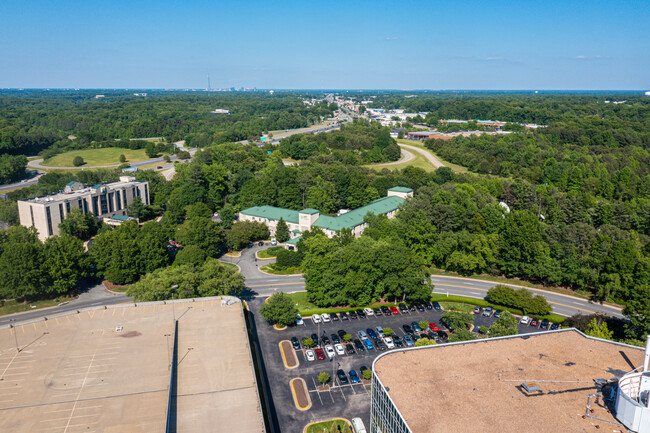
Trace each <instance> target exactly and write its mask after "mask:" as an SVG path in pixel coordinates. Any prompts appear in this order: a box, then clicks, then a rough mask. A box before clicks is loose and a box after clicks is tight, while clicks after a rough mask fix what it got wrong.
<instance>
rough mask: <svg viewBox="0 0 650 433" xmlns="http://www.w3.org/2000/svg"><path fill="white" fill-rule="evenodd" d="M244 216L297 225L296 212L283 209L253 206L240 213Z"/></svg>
mask: <svg viewBox="0 0 650 433" xmlns="http://www.w3.org/2000/svg"><path fill="white" fill-rule="evenodd" d="M241 213H243V214H244V215H250V216H254V217H258V218H267V219H270V220H279V219H280V218H282V219H284V220H285V221H286V222H288V223H293V224H298V211H297V210H291V209H284V208H281V207H275V206H268V205H264V206H253V207H249V208H248V209H244V210H243V211H241Z"/></svg>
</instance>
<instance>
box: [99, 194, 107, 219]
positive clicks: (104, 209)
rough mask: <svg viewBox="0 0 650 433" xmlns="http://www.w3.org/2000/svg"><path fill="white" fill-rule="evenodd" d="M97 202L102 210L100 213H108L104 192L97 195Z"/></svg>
mask: <svg viewBox="0 0 650 433" xmlns="http://www.w3.org/2000/svg"><path fill="white" fill-rule="evenodd" d="M99 204H100V208H101V211H102V215H104V214H107V213H108V203H107V199H106V194H104V195H100V196H99Z"/></svg>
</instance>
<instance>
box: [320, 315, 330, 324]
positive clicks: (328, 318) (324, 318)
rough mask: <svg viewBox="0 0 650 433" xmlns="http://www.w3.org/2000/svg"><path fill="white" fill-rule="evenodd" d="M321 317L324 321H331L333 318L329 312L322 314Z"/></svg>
mask: <svg viewBox="0 0 650 433" xmlns="http://www.w3.org/2000/svg"><path fill="white" fill-rule="evenodd" d="M320 318H321V319H323V322H324V323H330V322H331V321H332V319H330V315H329V314H327V313H323V314H321V315H320Z"/></svg>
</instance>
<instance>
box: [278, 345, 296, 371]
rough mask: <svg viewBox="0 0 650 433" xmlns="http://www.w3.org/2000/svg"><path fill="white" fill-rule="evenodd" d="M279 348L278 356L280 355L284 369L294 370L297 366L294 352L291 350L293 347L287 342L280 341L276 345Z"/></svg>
mask: <svg viewBox="0 0 650 433" xmlns="http://www.w3.org/2000/svg"><path fill="white" fill-rule="evenodd" d="M278 347H279V348H280V355H282V362H284V366H285V367H286V368H289V369H291V368H296V367H298V365H299V362H298V357H297V356H296V351H295V350H293V345H292V344H291V342H290V341H289V340H282V341H280V343H278Z"/></svg>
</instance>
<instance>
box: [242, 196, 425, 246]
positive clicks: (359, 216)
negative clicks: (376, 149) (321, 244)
mask: <svg viewBox="0 0 650 433" xmlns="http://www.w3.org/2000/svg"><path fill="white" fill-rule="evenodd" d="M409 197H413V190H412V189H411V188H405V187H401V186H397V187H393V188H390V189H389V190H388V195H387V196H386V197H383V198H380V199H378V200H375V201H373V202H372V203H370V204H368V205H366V206H362V207H360V208H357V209H354V210H351V211H348V212H340V213H339V214H338V215H336V216H329V215H321V214H320V212H319V211H318V210H317V209H312V208H307V209H303V210H301V211H295V210H290V209H283V208H279V207H275V206H254V207H251V208H248V209H244V210H243V211H241V212H239V220H240V221H256V222H263V223H265V224H266V225H267V226H268V227H269V232H270V233H271V236H275V230H276V227H277V224H278V221H279V220H280V218H282V219H284V221H285V222H286V223H287V225H288V226H289V232H290V234H291V240H290V241H289V242H287V244H288V245H290V246H295V244H296V242H297V241H298V238H299V237H300V236H301V235H302V233H303V232H304V231H306V230H309V229H311V227H314V226H315V227H319V228H321V229H322V230H323V232H324V233H325V234H326V235H327V236H329V237H332V236H334V235H335V234H336V232H339V231H341V230H342V229H344V228H345V229H350V230H351V231H352V234H353V235H354V236H355V237H359V236H361V233H363V230H364V229H365V228H366V226H367V224H366V223H364V221H363V218H364V217H365V216H366V215H367V214H368V213H373V214H375V215H386V216H387V217H388V218H393V217H394V216H395V214H396V213H397V210H398V209H399V206H400V205H401V204H402V203H403V202H404V201H405V200H406V199H407V198H409Z"/></svg>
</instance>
